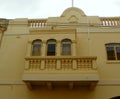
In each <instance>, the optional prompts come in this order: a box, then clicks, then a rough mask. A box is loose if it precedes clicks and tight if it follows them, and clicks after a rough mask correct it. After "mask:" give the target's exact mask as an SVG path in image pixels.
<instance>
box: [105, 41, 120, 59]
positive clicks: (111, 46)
mask: <svg viewBox="0 0 120 99" xmlns="http://www.w3.org/2000/svg"><path fill="white" fill-rule="evenodd" d="M105 46H106V52H107V59H108V60H120V43H108V44H105Z"/></svg>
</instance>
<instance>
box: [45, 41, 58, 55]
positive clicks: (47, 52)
mask: <svg viewBox="0 0 120 99" xmlns="http://www.w3.org/2000/svg"><path fill="white" fill-rule="evenodd" d="M46 45H47V46H46V56H56V46H57V41H56V40H55V39H49V40H47V44H46ZM49 45H51V46H52V45H54V51H53V52H49V51H48V46H49Z"/></svg>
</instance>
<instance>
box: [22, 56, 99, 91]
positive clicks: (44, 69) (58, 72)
mask: <svg viewBox="0 0 120 99" xmlns="http://www.w3.org/2000/svg"><path fill="white" fill-rule="evenodd" d="M25 60H26V64H25V69H24V74H23V78H22V80H23V81H25V83H26V84H27V86H28V88H29V89H32V88H34V86H41V87H43V86H47V87H48V89H52V88H53V86H54V87H57V86H62V85H66V86H69V87H68V88H70V89H72V88H74V87H76V86H83V85H84V86H89V88H90V89H93V88H94V87H95V86H96V84H97V82H98V81H99V75H98V71H97V65H96V57H70V56H68V57H55V56H53V57H48V56H47V57H33V56H32V57H26V58H25Z"/></svg>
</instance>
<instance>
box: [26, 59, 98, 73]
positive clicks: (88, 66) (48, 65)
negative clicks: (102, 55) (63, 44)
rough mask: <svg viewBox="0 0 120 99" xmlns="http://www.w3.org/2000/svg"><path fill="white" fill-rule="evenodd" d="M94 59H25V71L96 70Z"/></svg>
mask: <svg viewBox="0 0 120 99" xmlns="http://www.w3.org/2000/svg"><path fill="white" fill-rule="evenodd" d="M96 69H97V67H96V57H56V58H55V57H41V58H40V57H26V66H25V71H39V72H42V71H75V70H96Z"/></svg>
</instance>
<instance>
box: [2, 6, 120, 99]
mask: <svg viewBox="0 0 120 99" xmlns="http://www.w3.org/2000/svg"><path fill="white" fill-rule="evenodd" d="M119 95H120V17H99V16H87V15H86V14H85V13H84V12H83V11H82V10H81V9H79V8H75V7H71V8H68V9H66V10H65V11H64V12H63V13H62V15H61V16H59V17H49V18H47V19H27V18H16V19H0V98H1V99H75V98H77V99H110V98H112V97H115V96H119Z"/></svg>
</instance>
